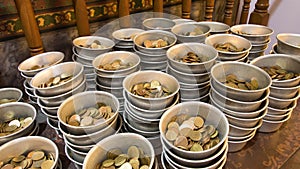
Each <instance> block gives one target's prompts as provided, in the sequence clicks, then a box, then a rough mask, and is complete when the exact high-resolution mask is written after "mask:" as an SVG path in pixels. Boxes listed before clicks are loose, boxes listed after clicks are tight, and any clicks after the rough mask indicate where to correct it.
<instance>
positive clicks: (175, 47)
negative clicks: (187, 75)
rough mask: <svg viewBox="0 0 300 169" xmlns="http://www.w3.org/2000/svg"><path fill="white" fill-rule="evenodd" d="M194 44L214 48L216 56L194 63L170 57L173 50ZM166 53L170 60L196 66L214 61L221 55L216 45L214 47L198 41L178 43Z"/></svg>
mask: <svg viewBox="0 0 300 169" xmlns="http://www.w3.org/2000/svg"><path fill="white" fill-rule="evenodd" d="M192 45H193V46H198V47H200V46H201V47H203V48H208V49H209V50H212V51H213V52H214V53H215V56H214V57H213V58H211V59H210V60H208V61H205V62H201V63H192V64H191V63H184V62H178V61H176V60H174V59H172V58H170V53H171V52H172V50H174V49H177V48H180V47H182V46H184V47H186V46H192ZM208 49H205V50H208ZM166 55H167V58H168V60H169V61H171V62H175V63H176V64H182V65H187V66H194V65H195V66H199V65H205V64H208V63H211V62H214V61H215V60H216V59H217V58H218V57H219V55H218V51H217V50H216V49H215V48H214V47H212V46H210V45H207V44H203V43H196V42H187V43H180V44H176V45H174V46H172V47H170V48H169V49H168V50H167V53H166Z"/></svg>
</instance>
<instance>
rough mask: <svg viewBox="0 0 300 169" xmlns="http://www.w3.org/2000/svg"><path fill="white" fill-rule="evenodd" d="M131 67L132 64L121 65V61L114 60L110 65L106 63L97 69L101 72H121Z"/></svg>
mask: <svg viewBox="0 0 300 169" xmlns="http://www.w3.org/2000/svg"><path fill="white" fill-rule="evenodd" d="M132 66H133V63H127V64H125V63H122V60H120V59H116V60H114V61H112V62H111V63H107V64H104V65H99V66H98V68H99V69H103V70H121V69H127V68H130V67H132Z"/></svg>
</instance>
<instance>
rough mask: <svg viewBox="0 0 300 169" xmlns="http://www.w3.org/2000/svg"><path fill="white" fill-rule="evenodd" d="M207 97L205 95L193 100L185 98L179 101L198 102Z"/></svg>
mask: <svg viewBox="0 0 300 169" xmlns="http://www.w3.org/2000/svg"><path fill="white" fill-rule="evenodd" d="M208 96H209V93H206V94H205V95H204V96H201V97H197V98H193V99H185V98H180V99H181V101H198V100H201V99H204V98H206V97H208Z"/></svg>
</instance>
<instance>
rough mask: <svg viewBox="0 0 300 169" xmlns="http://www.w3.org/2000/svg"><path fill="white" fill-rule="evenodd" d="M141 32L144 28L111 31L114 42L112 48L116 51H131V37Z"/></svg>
mask: <svg viewBox="0 0 300 169" xmlns="http://www.w3.org/2000/svg"><path fill="white" fill-rule="evenodd" d="M141 32H144V30H142V29H138V28H124V29H119V30H117V31H114V32H113V33H112V37H113V38H114V41H115V43H116V45H115V47H114V49H115V50H117V51H133V46H134V43H133V39H134V37H135V36H136V35H137V34H139V33H141Z"/></svg>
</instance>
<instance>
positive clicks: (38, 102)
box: [37, 97, 60, 110]
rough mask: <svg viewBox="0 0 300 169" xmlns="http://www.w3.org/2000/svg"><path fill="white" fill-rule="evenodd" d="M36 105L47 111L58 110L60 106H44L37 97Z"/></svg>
mask: <svg viewBox="0 0 300 169" xmlns="http://www.w3.org/2000/svg"><path fill="white" fill-rule="evenodd" d="M37 104H38V105H39V106H40V108H43V109H48V110H55V109H57V110H58V108H59V106H60V105H58V106H46V105H44V103H42V101H41V99H40V98H39V97H38V98H37Z"/></svg>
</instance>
